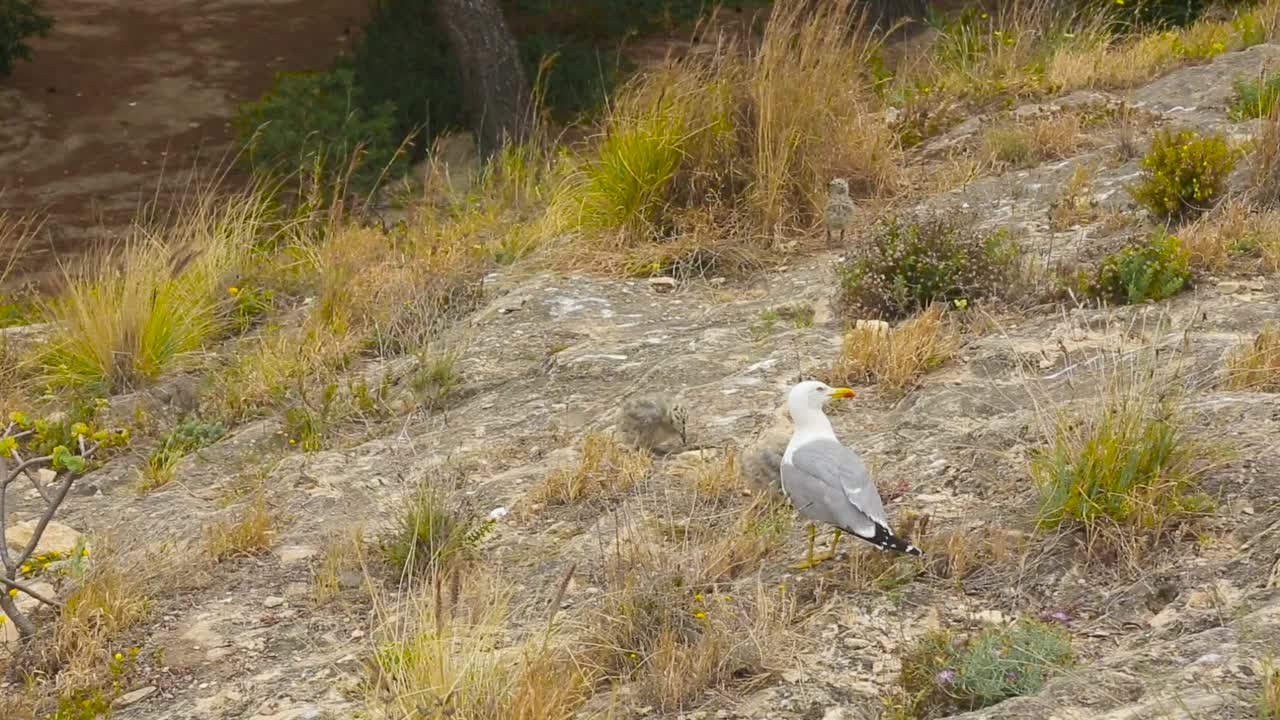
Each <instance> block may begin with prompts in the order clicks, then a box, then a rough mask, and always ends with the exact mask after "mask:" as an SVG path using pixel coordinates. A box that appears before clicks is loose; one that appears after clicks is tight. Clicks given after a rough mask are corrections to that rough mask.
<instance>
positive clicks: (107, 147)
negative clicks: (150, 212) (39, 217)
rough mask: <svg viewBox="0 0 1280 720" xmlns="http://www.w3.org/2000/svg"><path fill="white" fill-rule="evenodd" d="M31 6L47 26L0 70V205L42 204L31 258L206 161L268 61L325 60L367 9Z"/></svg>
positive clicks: (88, 2)
mask: <svg viewBox="0 0 1280 720" xmlns="http://www.w3.org/2000/svg"><path fill="white" fill-rule="evenodd" d="M42 7H43V8H44V11H45V12H46V13H47V14H48V15H50V16H51V17H53V18H54V21H55V25H54V28H53V30H52V31H51V32H50V34H49V36H48V37H46V38H35V39H33V40H32V41H31V43H30V44H31V46H32V53H33V54H32V61H31V62H20V63H18V65H17V68H16V69H15V71H14V73H13V75H12V76H11V77H9V78H7V79H5V80H4V81H3V83H0V117H3V118H4V123H3V125H2V126H0V177H3V178H4V180H3V181H2V183H0V189H3V192H2V193H0V210H4V211H10V212H14V213H16V214H19V215H21V214H29V213H30V214H47V216H48V223H47V225H46V228H47V230H48V238H42V239H41V242H40V243H39V244H38V245H37V246H36V247H34V248H32V250H33V251H34V253H33V256H32V257H30V258H29V259H28V260H27V261H26V262H24V266H25V267H26V268H30V269H42V266H44V265H47V264H48V263H49V258H50V254H51V252H53V251H56V252H58V253H59V254H60V255H61V254H66V253H67V252H68V251H72V252H75V251H80V250H83V249H84V248H85V247H86V246H88V245H89V244H92V243H93V242H96V241H99V240H102V239H103V238H104V237H107V236H108V235H109V234H110V232H111V231H113V230H116V229H118V228H119V227H120V226H122V225H125V224H127V223H128V222H129V221H130V220H132V219H133V218H134V217H135V215H136V214H137V211H138V209H139V207H140V206H141V205H142V204H143V203H145V202H147V201H149V200H151V199H152V198H153V197H154V196H155V195H156V194H157V192H158V189H159V188H163V189H164V190H163V191H164V192H168V191H170V190H173V189H177V188H181V187H182V186H183V184H184V183H185V182H186V181H187V179H188V175H189V172H190V171H191V170H192V168H196V167H199V168H204V169H209V170H212V169H213V168H214V166H216V165H217V164H218V163H219V162H221V161H223V160H224V156H225V153H226V152H227V150H228V148H229V147H230V145H231V140H232V139H233V133H232V131H231V127H230V125H229V120H230V119H231V117H232V116H233V115H234V113H235V109H236V107H237V106H238V105H239V104H240V103H242V102H244V101H246V100H250V99H252V98H255V97H257V96H258V95H260V94H261V93H262V92H264V91H265V90H267V89H268V88H270V87H271V83H272V78H273V76H274V74H275V73H277V72H281V71H299V70H314V69H317V68H325V67H328V66H329V64H330V63H332V61H333V58H334V56H335V55H337V54H339V53H341V52H343V51H345V49H346V48H347V47H348V46H349V43H350V40H351V38H352V33H353V32H357V31H358V30H359V28H360V27H361V25H362V23H363V21H364V18H365V17H366V15H367V12H368V11H367V7H368V5H367V3H366V2H364V1H363V0H322V1H321V2H318V3H316V2H302V1H301V0H267V1H265V2H260V1H258V0H249V1H245V0H215V1H214V2H196V1H194V0H179V1H178V2H159V1H157V0H141V1H140V2H129V3H112V2H101V1H100V0H48V1H47V2H45V3H44V4H43V6H42ZM161 197H162V199H163V196H161ZM160 204H161V206H163V202H161V203H160ZM50 245H51V247H50ZM6 250H8V248H3V247H0V256H3V257H8V253H7V252H5V251H6Z"/></svg>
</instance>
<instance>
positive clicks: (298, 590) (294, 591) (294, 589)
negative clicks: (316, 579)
mask: <svg viewBox="0 0 1280 720" xmlns="http://www.w3.org/2000/svg"><path fill="white" fill-rule="evenodd" d="M309 594H311V586H310V585H308V584H307V583H304V582H296V581H295V582H291V583H289V584H288V585H285V586H284V596H285V597H286V598H292V597H305V596H307V595H309Z"/></svg>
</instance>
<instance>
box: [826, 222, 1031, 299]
mask: <svg viewBox="0 0 1280 720" xmlns="http://www.w3.org/2000/svg"><path fill="white" fill-rule="evenodd" d="M1019 254H1020V250H1019V248H1018V245H1017V243H1015V242H1014V241H1013V240H1011V239H1010V238H1009V237H1008V236H1007V235H1006V234H1005V233H1004V232H999V231H998V232H995V233H990V234H983V233H979V232H976V231H974V230H972V229H970V228H969V227H968V226H967V225H965V224H963V223H960V222H956V221H953V220H950V219H947V218H942V217H928V218H908V219H899V218H893V219H890V220H888V221H886V222H883V223H880V224H879V225H878V226H877V228H876V230H875V234H874V237H873V238H872V242H871V243H870V244H868V245H866V246H865V247H864V248H863V249H862V250H861V251H860V252H859V253H858V254H856V255H854V256H853V257H851V258H850V259H848V260H846V261H845V262H843V263H841V264H840V265H839V266H837V268H836V273H837V275H838V276H839V278H840V291H839V301H840V304H841V305H842V306H843V307H844V308H845V309H846V310H847V311H853V312H861V313H870V314H871V315H873V316H880V317H884V318H886V319H897V318H902V317H906V316H907V315H910V314H912V313H913V312H916V311H917V310H921V309H923V308H925V307H928V306H929V305H930V304H931V303H933V302H937V301H943V302H955V301H961V302H967V301H970V300H974V299H977V298H982V297H988V296H992V295H996V294H998V293H999V292H1000V290H1001V289H1002V288H1003V287H1004V286H1005V285H1006V284H1007V282H1008V281H1009V280H1010V279H1011V277H1012V274H1013V272H1014V270H1015V267H1016V264H1017V258H1018V256H1019Z"/></svg>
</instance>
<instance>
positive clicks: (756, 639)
mask: <svg viewBox="0 0 1280 720" xmlns="http://www.w3.org/2000/svg"><path fill="white" fill-rule="evenodd" d="M608 578H609V579H608V583H607V592H606V595H605V596H604V597H603V598H602V600H601V603H600V605H599V606H598V607H597V608H595V609H594V610H593V611H592V612H591V613H590V615H589V616H588V617H587V619H586V621H585V627H584V628H583V631H584V633H585V636H584V637H585V639H584V641H583V646H584V647H585V651H584V664H585V665H586V666H587V668H588V671H589V672H590V674H591V676H592V677H595V678H596V679H597V680H599V681H628V682H631V683H633V687H634V688H635V690H636V692H637V695H638V699H639V700H640V701H641V702H643V703H645V704H650V705H653V706H655V707H656V708H658V709H659V710H661V711H663V712H674V711H679V710H682V709H687V708H690V707H693V706H695V705H698V704H701V701H702V698H703V697H704V695H705V693H706V692H707V691H709V690H716V689H719V690H721V691H728V690H731V689H732V688H733V687H734V686H738V685H741V684H743V683H747V684H749V682H750V679H752V678H755V677H760V676H762V675H763V674H764V673H766V672H767V671H768V670H769V669H772V668H776V667H777V663H779V662H782V661H784V660H785V658H787V657H789V655H790V654H791V653H792V652H793V651H794V650H795V649H796V647H797V643H798V638H797V636H796V635H795V632H794V630H793V629H792V625H793V623H794V621H795V618H796V615H795V606H794V598H793V597H792V596H791V595H789V594H788V593H786V592H785V591H784V590H781V589H779V588H776V587H772V586H771V587H765V586H764V585H762V584H760V583H757V584H755V585H754V587H751V588H749V589H747V590H746V591H745V592H740V593H737V594H735V593H734V592H733V591H731V590H728V589H726V588H722V587H719V586H717V585H716V584H714V583H713V582H711V581H709V580H707V576H706V568H703V567H700V566H699V565H698V563H697V560H696V558H694V557H691V556H688V555H685V554H683V553H682V551H681V550H680V549H679V548H670V547H662V546H655V545H647V544H635V543H634V542H632V541H631V540H629V539H626V538H624V539H623V540H622V541H621V543H620V545H619V549H618V552H617V554H616V555H614V556H611V557H610V567H609V569H608Z"/></svg>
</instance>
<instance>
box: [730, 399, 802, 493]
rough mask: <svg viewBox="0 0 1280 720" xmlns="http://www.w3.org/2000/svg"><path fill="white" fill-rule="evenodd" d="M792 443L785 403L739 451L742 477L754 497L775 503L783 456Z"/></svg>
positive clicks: (780, 488)
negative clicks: (762, 497)
mask: <svg viewBox="0 0 1280 720" xmlns="http://www.w3.org/2000/svg"><path fill="white" fill-rule="evenodd" d="M790 441H791V415H790V414H788V412H787V406H786V404H785V403H784V404H783V405H782V406H781V407H779V408H778V410H777V411H776V412H774V414H773V421H772V423H771V424H770V425H769V426H768V427H766V428H765V429H764V430H763V431H761V432H760V434H759V435H757V436H756V438H755V439H754V440H752V441H751V444H749V445H747V446H746V447H745V448H744V449H743V450H742V458H741V465H740V467H741V471H742V477H743V478H745V479H746V481H747V483H748V484H749V485H750V486H751V490H752V492H754V493H757V494H767V495H769V497H770V498H772V499H773V500H775V501H780V500H783V499H785V496H784V495H783V494H782V474H781V468H782V456H783V454H784V453H785V452H786V451H787V443H788V442H790Z"/></svg>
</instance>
